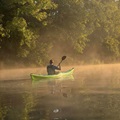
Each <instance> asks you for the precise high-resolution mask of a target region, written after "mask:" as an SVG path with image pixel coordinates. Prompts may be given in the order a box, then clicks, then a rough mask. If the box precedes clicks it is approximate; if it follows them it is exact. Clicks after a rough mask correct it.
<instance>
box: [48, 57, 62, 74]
mask: <svg viewBox="0 0 120 120" xmlns="http://www.w3.org/2000/svg"><path fill="white" fill-rule="evenodd" d="M53 63H54V61H53V60H52V59H51V60H50V61H49V65H48V66H47V73H48V75H54V74H57V72H56V70H61V66H60V64H58V66H55V65H54V64H53Z"/></svg>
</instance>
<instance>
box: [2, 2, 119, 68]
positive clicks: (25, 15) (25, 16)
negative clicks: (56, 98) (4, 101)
mask: <svg viewBox="0 0 120 120" xmlns="http://www.w3.org/2000/svg"><path fill="white" fill-rule="evenodd" d="M63 55H66V56H67V60H66V62H65V63H63V65H64V64H65V65H71V64H78V65H84V64H101V63H102V64H103V63H104V64H108V63H116V62H120V1H119V0H117V1H116V0H75V1H73V0H62V1H60V0H52V1H51V0H42V1H41V0H30V1H28V0H22V1H20V0H15V1H14V0H11V1H9V0H7V1H4V0H1V1H0V68H4V67H5V68H11V67H18V68H19V67H29V66H30V67H35V66H37V67H38V66H39V67H41V66H45V65H46V64H48V61H49V60H50V59H52V58H53V59H54V60H55V61H56V63H57V62H59V60H60V58H61V56H63Z"/></svg>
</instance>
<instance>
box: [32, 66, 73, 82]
mask: <svg viewBox="0 0 120 120" xmlns="http://www.w3.org/2000/svg"><path fill="white" fill-rule="evenodd" d="M73 72H74V68H72V69H70V70H67V71H65V72H60V73H58V74H55V75H41V74H33V73H31V74H30V76H31V79H32V80H35V81H36V80H42V79H58V78H63V77H69V76H70V75H72V74H73Z"/></svg>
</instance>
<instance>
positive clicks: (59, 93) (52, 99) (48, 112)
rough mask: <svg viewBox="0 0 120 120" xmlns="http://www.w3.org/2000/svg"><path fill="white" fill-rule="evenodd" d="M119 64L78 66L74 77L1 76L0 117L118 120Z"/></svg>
mask: <svg viewBox="0 0 120 120" xmlns="http://www.w3.org/2000/svg"><path fill="white" fill-rule="evenodd" d="M117 66H118V65H116V66H114V67H113V66H107V65H106V66H89V67H86V66H80V67H76V69H75V72H74V80H72V79H65V80H61V81H57V80H52V81H43V82H36V83H32V81H31V79H30V78H29V77H28V76H25V75H23V74H22V75H23V76H22V77H26V78H27V77H28V78H27V79H20V76H18V78H19V80H18V79H17V78H16V79H13V77H12V79H10V80H8V79H7V80H1V81H0V120H119V119H120V74H119V73H120V69H119V68H118V67H117ZM16 76H17V75H16Z"/></svg>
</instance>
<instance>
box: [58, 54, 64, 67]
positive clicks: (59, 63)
mask: <svg viewBox="0 0 120 120" xmlns="http://www.w3.org/2000/svg"><path fill="white" fill-rule="evenodd" d="M65 59H66V56H62V59H61V61H60V63H59V64H58V66H59V65H60V64H61V63H62V61H63V60H65Z"/></svg>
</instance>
